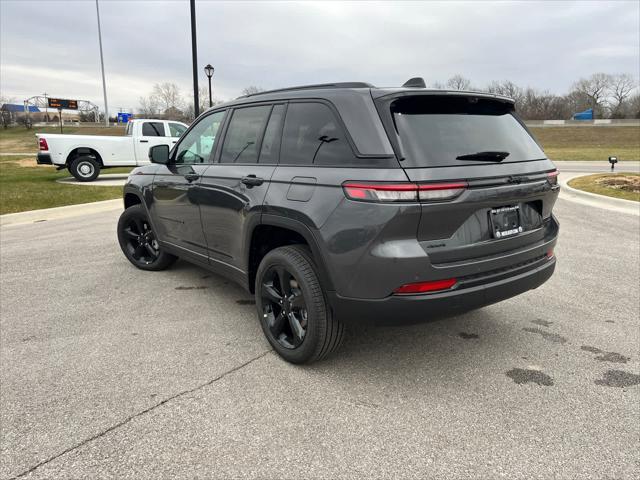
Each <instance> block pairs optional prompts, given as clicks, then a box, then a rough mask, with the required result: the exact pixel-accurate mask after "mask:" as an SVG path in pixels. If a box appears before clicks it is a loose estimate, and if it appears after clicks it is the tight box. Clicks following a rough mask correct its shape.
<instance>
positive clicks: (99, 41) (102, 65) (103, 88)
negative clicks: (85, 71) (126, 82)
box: [96, 0, 109, 127]
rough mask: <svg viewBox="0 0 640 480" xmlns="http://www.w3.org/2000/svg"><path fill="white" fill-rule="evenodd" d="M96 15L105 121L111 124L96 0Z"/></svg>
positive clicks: (106, 123) (98, 8)
mask: <svg viewBox="0 0 640 480" xmlns="http://www.w3.org/2000/svg"><path fill="white" fill-rule="evenodd" d="M96 15H97V16H98V43H99V44H100V67H101V68H102V93H103V94H104V123H105V125H106V126H107V127H108V126H109V106H108V105H107V82H106V81H105V79H104V58H103V56H102V31H101V30H100V7H98V0H96Z"/></svg>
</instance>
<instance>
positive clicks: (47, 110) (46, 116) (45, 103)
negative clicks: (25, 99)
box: [42, 92, 49, 123]
mask: <svg viewBox="0 0 640 480" xmlns="http://www.w3.org/2000/svg"><path fill="white" fill-rule="evenodd" d="M42 95H44V118H46V120H45V122H47V123H49V101H48V100H47V92H44V93H43V94H42Z"/></svg>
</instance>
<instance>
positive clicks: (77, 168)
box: [69, 157, 100, 182]
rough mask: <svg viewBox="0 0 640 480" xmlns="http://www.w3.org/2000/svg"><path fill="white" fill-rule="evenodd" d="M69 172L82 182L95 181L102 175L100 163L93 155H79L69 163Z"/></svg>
mask: <svg viewBox="0 0 640 480" xmlns="http://www.w3.org/2000/svg"><path fill="white" fill-rule="evenodd" d="M69 173H71V175H73V176H74V177H76V179H77V180H79V181H81V182H93V181H94V180H95V179H96V178H98V175H100V164H99V163H98V161H97V160H96V159H95V158H93V157H78V158H76V159H74V160H73V161H72V162H71V164H70V165H69Z"/></svg>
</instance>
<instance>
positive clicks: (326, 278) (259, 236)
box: [245, 214, 334, 293]
mask: <svg viewBox="0 0 640 480" xmlns="http://www.w3.org/2000/svg"><path fill="white" fill-rule="evenodd" d="M247 235H248V238H247V241H246V243H245V245H247V248H246V259H247V264H246V265H247V283H248V285H247V286H248V289H249V291H250V292H252V293H254V290H255V277H256V272H257V270H258V265H259V264H260V261H261V260H262V258H264V256H265V255H266V254H267V253H268V252H269V251H271V250H273V249H274V248H278V247H282V246H285V245H293V244H302V245H306V246H307V247H309V250H310V251H311V255H312V256H313V261H314V262H315V264H316V267H317V268H318V275H319V277H320V284H321V285H322V287H323V288H324V289H325V290H334V287H333V281H332V280H331V276H330V275H329V271H328V269H327V267H326V262H325V261H324V256H323V254H322V250H321V249H320V247H319V245H318V242H317V241H316V239H315V236H314V235H313V232H312V231H311V230H310V229H309V227H307V226H306V225H305V224H303V223H302V222H299V221H297V220H294V219H291V218H288V217H282V216H278V215H270V214H263V215H262V221H261V222H260V223H258V224H256V225H254V227H253V229H251V231H250V232H248V234H247ZM265 239H266V240H267V244H266V248H262V249H261V248H260V242H261V241H263V240H265Z"/></svg>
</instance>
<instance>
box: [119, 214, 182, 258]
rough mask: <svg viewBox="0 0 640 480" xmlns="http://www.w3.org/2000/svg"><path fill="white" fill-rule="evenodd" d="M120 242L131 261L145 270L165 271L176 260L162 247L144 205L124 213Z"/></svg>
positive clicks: (120, 224) (121, 221) (120, 223)
mask: <svg viewBox="0 0 640 480" xmlns="http://www.w3.org/2000/svg"><path fill="white" fill-rule="evenodd" d="M118 241H119V243H120V248H121V249H122V251H123V253H124V254H125V256H126V257H127V258H128V259H129V261H130V262H131V263H133V264H134V265H135V266H136V267H138V268H141V269H143V270H164V269H165V268H167V267H168V266H169V265H171V264H172V263H173V262H174V261H175V260H176V257H175V256H173V255H171V254H169V253H166V252H164V251H163V250H162V248H161V247H160V244H159V243H158V239H157V237H156V235H155V233H154V232H153V228H152V226H151V222H149V220H148V218H147V215H146V212H145V210H144V208H143V207H142V205H134V206H132V207H129V208H127V209H126V210H125V211H124V212H123V213H122V215H121V216H120V220H119V221H118Z"/></svg>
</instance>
